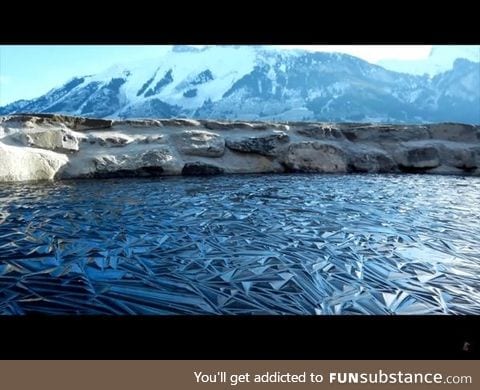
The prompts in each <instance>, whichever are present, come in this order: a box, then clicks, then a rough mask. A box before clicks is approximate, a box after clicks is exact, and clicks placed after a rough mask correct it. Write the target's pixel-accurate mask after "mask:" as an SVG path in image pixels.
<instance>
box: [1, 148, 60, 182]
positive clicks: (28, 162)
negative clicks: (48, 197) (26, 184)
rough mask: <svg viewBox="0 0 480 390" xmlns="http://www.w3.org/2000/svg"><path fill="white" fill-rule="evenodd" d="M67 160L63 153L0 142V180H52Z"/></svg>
mask: <svg viewBox="0 0 480 390" xmlns="http://www.w3.org/2000/svg"><path fill="white" fill-rule="evenodd" d="M67 162H68V157H67V156H66V155H64V154H60V153H55V152H52V151H49V150H39V149H34V148H29V147H18V146H11V145H5V144H3V143H1V142H0V182H14V181H30V180H31V181H38V180H52V179H54V178H55V175H56V174H57V172H58V171H59V170H60V168H62V167H63V166H64V165H65V164H67Z"/></svg>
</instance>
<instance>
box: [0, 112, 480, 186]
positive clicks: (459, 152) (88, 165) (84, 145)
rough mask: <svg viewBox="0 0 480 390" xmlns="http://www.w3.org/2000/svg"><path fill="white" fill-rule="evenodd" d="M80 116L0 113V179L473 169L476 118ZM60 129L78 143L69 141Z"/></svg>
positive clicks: (477, 158)
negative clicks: (104, 119) (396, 121)
mask: <svg viewBox="0 0 480 390" xmlns="http://www.w3.org/2000/svg"><path fill="white" fill-rule="evenodd" d="M85 123H87V121H84V120H83V119H82V118H73V117H64V116H50V117H48V116H42V117H35V116H31V115H30V116H22V115H19V116H10V117H3V118H2V117H0V182H8V181H24V180H53V179H76V178H111V177H117V178H118V177H156V176H164V175H214V174H215V175H216V174H222V173H226V174H228V173H282V172H318V173H348V172H365V173H369V172H373V173H382V172H396V173H401V172H419V173H436V174H462V175H476V176H478V175H480V126H472V125H464V124H455V123H442V124H434V125H409V126H406V125H375V124H356V125H355V124H352V123H312V122H309V123H304V122H290V123H288V124H286V123H272V122H268V123H265V122H243V121H242V122H224V121H222V122H217V121H206V120H201V121H190V120H178V121H177V120H176V119H174V120H139V121H133V120H132V121H123V120H122V121H111V122H110V123H109V127H108V128H105V127H104V126H102V127H98V128H97V129H92V128H91V127H89V126H85ZM212 123H215V125H214V126H211V124H212ZM97 125H98V123H97ZM216 125H218V128H216V129H215V130H214V129H212V128H211V127H215V126H216ZM65 134H70V135H72V137H74V138H75V140H77V141H78V142H76V143H74V144H73V145H70V147H66V144H65V142H66V141H64V139H63V137H64V135H65ZM19 140H29V141H28V142H24V143H22V142H19ZM67 145H69V144H68V143H67ZM32 146H35V147H32ZM54 150H56V151H54Z"/></svg>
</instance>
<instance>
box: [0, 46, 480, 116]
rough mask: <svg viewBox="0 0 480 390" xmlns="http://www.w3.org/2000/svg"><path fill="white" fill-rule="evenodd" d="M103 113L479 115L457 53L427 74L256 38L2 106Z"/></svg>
mask: <svg viewBox="0 0 480 390" xmlns="http://www.w3.org/2000/svg"><path fill="white" fill-rule="evenodd" d="M19 112H23V113H26V112H29V113H31V112H48V113H64V114H70V115H80V116H88V117H102V118H149V117H194V118H214V119H244V120H262V119H269V120H270V119H275V120H286V121H289V120H292V121H293V120H319V121H355V122H363V121H365V122H366V121H370V122H371V121H376V122H396V123H399V122H400V123H402V122H409V123H422V122H437V121H452V122H465V123H480V64H479V63H478V62H475V61H472V60H471V59H470V60H469V59H457V60H455V61H454V62H453V64H452V65H451V67H450V68H449V69H448V70H446V71H444V72H441V73H439V74H437V75H436V76H434V77H429V76H428V75H412V74H406V73H399V72H394V71H391V70H387V69H385V68H383V67H381V66H378V65H373V64H370V63H368V62H366V61H363V60H361V59H359V58H356V57H353V56H350V55H346V54H338V53H319V52H307V51H300V50H280V49H275V48H271V47H262V46H206V47H203V48H198V47H189V46H175V47H173V48H172V50H171V51H170V52H168V53H167V54H166V55H164V56H162V57H161V58H158V59H154V60H148V61H142V62H137V63H130V64H124V65H117V66H114V67H112V68H110V69H108V70H106V71H105V72H102V73H99V74H96V75H89V76H81V77H76V78H73V79H72V80H70V81H68V82H67V83H66V84H64V85H63V86H61V87H59V88H55V89H52V90H51V91H50V92H48V93H47V94H45V95H43V96H41V97H39V98H37V99H32V100H21V101H17V102H14V103H11V104H9V105H7V106H4V107H1V108H0V115H4V114H10V113H19Z"/></svg>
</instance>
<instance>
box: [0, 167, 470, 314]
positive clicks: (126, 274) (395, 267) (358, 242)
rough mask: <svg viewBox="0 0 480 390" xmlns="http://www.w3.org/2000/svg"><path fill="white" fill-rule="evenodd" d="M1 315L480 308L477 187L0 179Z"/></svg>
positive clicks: (382, 181)
mask: <svg viewBox="0 0 480 390" xmlns="http://www.w3.org/2000/svg"><path fill="white" fill-rule="evenodd" d="M0 201H1V203H0V312H1V313H4V314H24V313H32V312H44V313H52V314H480V277H479V275H480V244H479V243H478V237H479V235H480V218H479V216H480V178H473V177H469V178H464V177H446V176H445V177H444V176H431V175H429V176H421V175H411V176H409V175H398V176H397V175H378V176H376V175H365V176H363V175H357V176H355V175H353V176H335V175H272V176H269V175H260V176H222V177H210V178H201V177H198V178H181V177H175V178H159V179H156V180H104V181H102V180H99V181H76V182H73V181H72V182H63V183H44V184H2V185H0Z"/></svg>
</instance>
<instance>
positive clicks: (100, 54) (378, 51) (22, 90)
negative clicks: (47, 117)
mask: <svg viewBox="0 0 480 390" xmlns="http://www.w3.org/2000/svg"><path fill="white" fill-rule="evenodd" d="M297 47H298V46H297ZM301 48H302V49H310V50H320V51H341V52H345V53H349V54H353V55H356V56H358V57H361V58H364V59H366V60H367V61H370V62H377V61H378V60H381V59H385V58H398V59H402V58H403V59H413V58H421V57H426V56H428V53H429V51H430V48H431V46H426V45H425V46H404V47H399V46H376V47H374V48H373V49H372V46H370V47H369V46H317V47H315V46H309V47H306V46H301ZM168 50H170V46H160V45H155V46H132V45H130V46H129V45H109V46H104V45H96V46H93V45H77V46H73V45H70V46H69V45H56V46H51V45H37V46H28V45H22V46H19V45H12V46H3V45H0V106H2V105H5V104H8V103H11V102H13V101H16V100H19V99H31V98H35V97H38V96H40V95H42V94H44V93H46V92H47V91H49V90H50V89H52V88H54V87H57V86H59V85H61V84H63V83H65V82H66V81H68V80H69V79H70V78H72V77H74V76H82V75H88V74H94V73H97V72H100V71H103V70H105V69H107V68H108V67H110V66H112V65H114V64H118V63H124V62H130V61H136V60H141V59H149V58H156V57H160V56H161V55H162V54H163V53H165V52H166V51H168Z"/></svg>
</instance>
